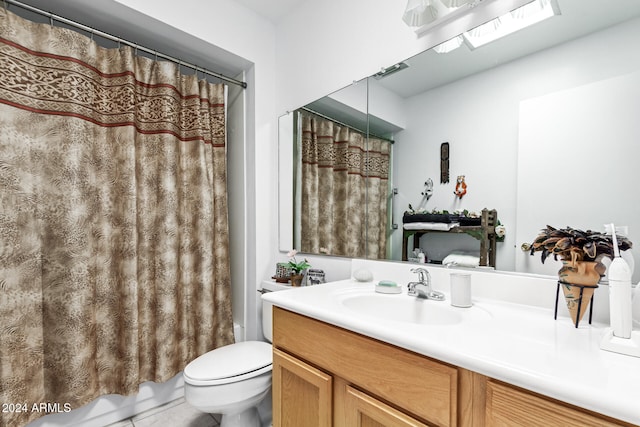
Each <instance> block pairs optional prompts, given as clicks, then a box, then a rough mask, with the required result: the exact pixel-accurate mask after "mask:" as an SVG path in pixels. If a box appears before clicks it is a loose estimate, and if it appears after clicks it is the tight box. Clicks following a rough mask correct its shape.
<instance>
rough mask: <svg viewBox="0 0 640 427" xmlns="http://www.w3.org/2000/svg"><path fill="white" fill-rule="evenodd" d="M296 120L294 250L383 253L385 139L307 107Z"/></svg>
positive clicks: (379, 255) (378, 255)
mask: <svg viewBox="0 0 640 427" xmlns="http://www.w3.org/2000/svg"><path fill="white" fill-rule="evenodd" d="M301 121H302V125H301V128H302V149H301V151H302V155H301V162H302V189H301V194H302V202H301V223H302V227H301V246H300V250H301V251H303V252H310V253H328V254H331V255H340V256H348V257H367V258H371V259H378V258H385V255H386V235H387V200H388V197H387V196H388V175H389V154H390V146H391V144H390V143H389V142H388V141H383V140H379V139H372V138H369V139H367V138H366V136H365V135H363V134H362V133H360V132H357V131H354V130H353V129H350V128H348V127H346V126H343V125H340V124H337V123H335V122H333V121H330V120H327V119H324V118H321V117H318V116H316V115H314V114H310V113H307V112H302V113H301Z"/></svg>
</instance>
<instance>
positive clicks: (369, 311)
mask: <svg viewBox="0 0 640 427" xmlns="http://www.w3.org/2000/svg"><path fill="white" fill-rule="evenodd" d="M340 304H341V305H342V306H343V307H344V308H346V309H347V310H349V311H351V312H354V313H358V314H362V315H364V316H368V317H375V318H377V319H385V320H390V321H395V322H403V323H414V324H421V325H433V326H444V325H455V324H459V323H461V322H468V321H470V322H475V321H478V320H482V319H489V318H490V317H491V316H490V314H489V313H488V312H487V311H485V310H482V309H480V308H478V307H475V306H474V307H470V308H456V307H452V306H451V305H450V304H449V302H448V301H432V300H427V299H422V298H416V297H412V296H407V295H404V294H402V295H386V294H376V293H367V294H361V293H355V294H350V295H349V294H346V295H342V296H341V298H340Z"/></svg>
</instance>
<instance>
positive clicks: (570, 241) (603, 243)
mask: <svg viewBox="0 0 640 427" xmlns="http://www.w3.org/2000/svg"><path fill="white" fill-rule="evenodd" d="M616 238H617V240H618V248H619V249H620V250H621V251H625V250H627V249H630V248H631V247H632V246H633V244H632V243H631V242H630V241H629V239H627V238H626V237H624V236H620V235H616ZM535 252H542V254H541V261H542V263H543V264H544V261H545V260H546V259H547V258H548V257H549V256H550V255H553V258H554V259H555V260H557V259H558V258H560V259H561V260H563V261H568V262H571V264H575V262H576V261H600V260H601V259H602V258H604V257H608V258H613V257H614V253H615V251H614V247H613V238H612V236H611V235H609V234H605V233H602V232H597V231H592V230H587V231H582V230H578V229H575V228H571V227H566V228H560V229H557V228H554V227H552V226H550V225H547V227H546V228H544V229H542V230H541V231H540V234H538V236H537V237H536V238H535V240H534V241H533V243H532V244H531V245H530V254H531V255H533V254H534V253H535Z"/></svg>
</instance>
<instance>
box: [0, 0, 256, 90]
mask: <svg viewBox="0 0 640 427" xmlns="http://www.w3.org/2000/svg"><path fill="white" fill-rule="evenodd" d="M0 1H2V3H4V6H5V8H6V7H7V4H12V5H14V6H17V7H19V8H22V9H25V10H28V11H31V12H35V13H37V14H38V15H42V16H44V17H47V18H49V20H50V22H51V25H53V23H54V21H58V22H62V23H63V24H67V25H70V26H72V27H75V28H78V29H80V30H83V31H87V32H90V33H91V35H92V36H93V35H94V34H95V35H97V36H99V37H102V38H105V39H107V40H111V41H114V42H117V43H118V44H126V45H127V46H130V47H132V48H134V49H136V50H141V51H143V52H147V53H150V54H152V55H154V56H155V57H156V58H162V59H166V60H167V61H170V62H173V63H175V64H178V65H179V66H185V67H187V68H191V69H192V70H194V71H195V72H196V74H197V73H198V72H201V73H203V74H208V75H210V76H212V77H215V78H217V79H220V80H224V81H226V82H228V83H232V84H235V85H238V86H241V87H242V88H243V89H246V88H247V83H246V82H243V81H240V80H236V79H234V78H231V77H227V76H225V75H223V74H220V73H216V72H215V71H210V70H207V69H206V68H202V67H199V66H197V65H195V64H191V63H189V62H184V61H182V60H180V59H178V58H175V57H173V56H170V55H166V54H164V53H160V52H158V51H157V50H153V49H149V48H146V47H144V46H140V45H138V44H136V43H133V42H130V41H128V40H125V39H123V38H120V37H116V36H113V35H111V34H109V33H105V32H103V31H100V30H97V29H95V28H92V27H89V26H87V25H84V24H80V23H78V22H75V21H72V20H70V19H67V18H64V17H62V16H59V15H56V14H54V13H51V12H47V11H45V10H42V9H38V8H37V7H33V6H29V5H28V4H25V3H22V2H19V1H17V0H0Z"/></svg>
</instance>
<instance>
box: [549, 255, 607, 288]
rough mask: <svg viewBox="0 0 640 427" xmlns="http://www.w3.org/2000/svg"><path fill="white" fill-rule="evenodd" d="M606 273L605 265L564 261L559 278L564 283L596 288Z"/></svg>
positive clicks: (595, 262)
mask: <svg viewBox="0 0 640 427" xmlns="http://www.w3.org/2000/svg"><path fill="white" fill-rule="evenodd" d="M605 271H606V267H605V266H604V264H602V263H601V262H597V261H575V262H571V261H562V268H561V269H560V271H558V277H559V280H560V282H562V283H568V284H571V285H583V286H596V285H597V284H598V282H599V281H600V277H601V276H602V275H603V274H604V272H605Z"/></svg>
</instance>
